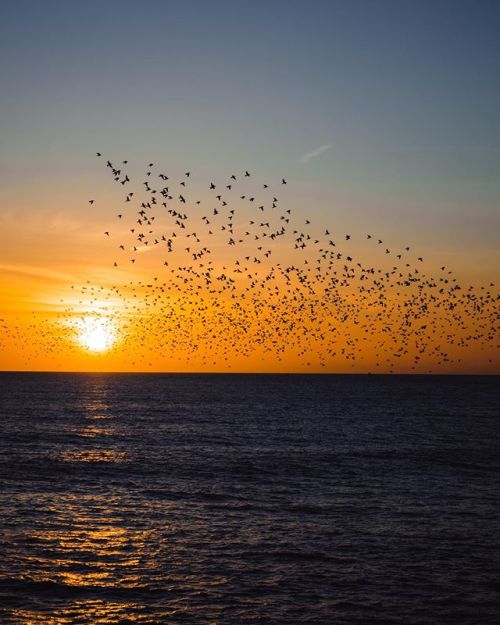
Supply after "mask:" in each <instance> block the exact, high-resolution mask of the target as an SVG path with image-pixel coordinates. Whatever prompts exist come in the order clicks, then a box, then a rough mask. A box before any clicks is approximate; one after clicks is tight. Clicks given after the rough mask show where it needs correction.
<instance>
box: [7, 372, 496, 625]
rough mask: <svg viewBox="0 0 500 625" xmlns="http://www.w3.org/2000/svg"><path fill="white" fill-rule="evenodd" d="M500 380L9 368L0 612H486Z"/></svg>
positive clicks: (491, 602)
mask: <svg viewBox="0 0 500 625" xmlns="http://www.w3.org/2000/svg"><path fill="white" fill-rule="evenodd" d="M499 387H500V385H499V380H498V378H494V377H489V378H488V377H403V376H393V377H378V376H271V375H269V376H243V375H242V376H236V375H231V376H222V375H221V376H217V375H185V376H180V375H98V374H96V375H94V374H84V375H75V374H1V375H0V417H1V419H0V435H1V442H0V480H1V484H2V488H1V500H0V531H1V539H0V540H1V542H0V623H2V625H4V624H5V625H7V624H16V625H17V624H23V625H25V624H32V625H33V624H37V625H38V624H41V623H43V624H44V625H46V624H49V625H61V624H63V623H64V624H66V623H85V624H86V623H88V624H104V623H106V624H111V623H140V624H145V623H148V624H150V623H151V624H153V623H155V624H156V623H158V624H160V623H197V624H198V623H199V624H216V623H220V624H229V623H231V624H232V623H234V624H242V625H245V624H249V623H262V624H269V625H275V624H276V625H293V624H301V623H304V624H306V623H318V624H320V623H321V624H325V625H327V624H328V625H329V624H334V623H340V624H342V623H347V624H354V623H356V624H358V623H359V624H360V625H361V624H362V625H365V624H372V623H380V624H384V625H387V624H391V623H401V624H403V623H404V624H405V625H411V624H417V623H418V624H420V623H422V624H424V623H425V624H428V623H436V624H439V623H450V624H453V625H457V624H461V623H464V624H467V625H470V624H473V623H477V624H478V625H479V624H480V625H483V624H486V623H498V622H500V613H499V606H500V597H499V592H498V582H499V574H500V570H499V557H500V554H499V542H500V541H499V531H500V522H499V505H498V504H499V493H500V423H499V406H500V392H499Z"/></svg>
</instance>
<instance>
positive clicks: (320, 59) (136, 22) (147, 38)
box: [0, 0, 500, 371]
mask: <svg viewBox="0 0 500 625" xmlns="http://www.w3.org/2000/svg"><path fill="white" fill-rule="evenodd" d="M498 32H500V5H499V4H498V2H494V1H492V2H489V1H486V0H481V1H475V2H473V1H465V0H453V1H440V0H435V1H434V0H433V1H432V2H431V1H424V2H409V1H405V0H400V1H386V0H380V1H378V2H372V1H368V0H364V1H362V0H358V1H354V2H347V1H343V2H340V1H334V0H331V1H314V0H313V1H308V2H305V1H302V2H299V1H293V0H292V1H290V0H289V1H286V2H285V1H284V0H275V1H272V2H269V1H266V2H263V1H258V0H257V1H253V2H242V1H239V0H233V1H232V2H228V1H227V2H226V1H218V0H214V1H212V2H205V1H204V2H201V1H199V2H195V1H190V0H185V1H183V2H171V1H168V0H164V1H159V0H155V1H151V0H145V1H141V2H137V1H136V2H132V1H126V0H121V1H120V2H117V1H113V0H110V1H108V2H97V1H93V0H87V1H85V2H81V1H66V2H63V1H54V0H46V1H44V2H35V1H32V2H26V1H23V0H20V1H19V2H16V3H10V2H4V3H2V20H1V23H0V59H1V61H0V84H1V85H2V89H1V94H2V95H1V96H0V126H1V136H2V141H1V143H0V250H1V251H0V280H1V282H2V284H3V285H4V287H3V289H2V294H1V295H0V315H1V316H2V318H3V319H4V323H5V324H6V326H9V327H11V326H12V324H14V325H15V324H18V323H20V324H21V326H22V324H23V323H25V321H23V319H25V318H26V317H27V316H29V315H33V313H39V312H49V313H51V314H52V313H54V314H55V312H56V310H57V306H56V302H57V301H59V300H60V299H64V298H65V297H66V296H67V294H68V293H69V292H70V291H69V289H70V286H71V285H72V284H75V282H76V283H79V282H85V281H86V280H90V281H94V282H96V283H99V284H109V283H110V281H112V280H113V277H112V275H110V262H109V261H110V258H109V250H108V247H107V244H106V241H104V240H103V238H102V231H103V229H104V228H105V227H106V223H107V219H108V215H107V213H106V212H105V211H104V210H103V209H102V208H100V207H98V206H92V207H89V205H88V203H87V200H88V198H89V197H94V196H98V197H103V198H107V199H108V200H109V202H110V203H112V201H113V200H112V195H111V194H112V191H111V190H110V188H109V184H108V181H107V180H106V179H105V178H104V177H103V176H102V167H101V166H100V164H99V163H97V162H96V159H95V152H96V151H100V152H102V153H103V155H105V156H106V158H111V159H112V160H114V159H116V160H121V159H129V160H130V161H131V162H133V163H135V164H139V163H141V164H142V163H144V164H146V163H149V162H150V161H152V162H155V163H161V164H162V166H164V167H166V168H167V169H169V168H170V169H173V170H176V171H179V172H182V171H185V170H187V169H189V170H192V171H193V172H197V175H199V176H200V177H203V178H204V179H205V178H206V179H207V180H208V179H211V178H212V177H216V176H219V177H220V176H224V175H226V174H227V172H231V171H232V170H233V168H237V169H238V170H240V171H243V170H245V169H250V170H251V171H252V174H255V176H258V177H259V178H266V179H267V178H269V179H277V180H280V179H281V177H282V176H286V177H287V179H288V180H289V181H290V183H291V187H292V189H291V190H290V188H288V187H287V192H288V194H289V195H288V196H287V201H289V202H291V203H293V205H294V209H296V210H297V211H299V212H301V211H302V213H303V214H307V215H311V216H312V217H313V218H314V219H315V220H316V221H317V222H318V223H320V224H322V225H332V226H333V227H337V226H338V227H339V228H340V227H341V228H342V229H344V230H345V231H346V232H348V231H353V232H354V233H357V232H361V233H364V232H365V231H371V230H374V231H376V232H377V233H382V234H383V236H384V238H386V239H387V240H388V241H397V242H401V243H403V242H405V243H406V242H408V243H411V245H412V246H415V247H418V249H419V250H421V253H422V254H423V255H425V256H426V258H429V259H430V262H432V263H433V262H435V263H443V264H445V265H447V266H452V267H453V268H454V270H456V272H457V274H458V275H460V276H461V277H462V278H463V279H465V280H468V281H471V282H474V283H478V284H479V283H490V282H491V281H495V280H497V279H498V273H499V272H498V267H500V262H499V260H500V258H499V253H498V233H499V231H500V210H499V207H500V175H499V173H500V172H499V169H500V116H499V115H498V111H499V110H500V72H498V61H499V59H500V38H499V37H498ZM100 206H102V204H101V205H100ZM25 331H26V330H25V329H24V330H23V329H19V330H16V332H20V333H21V334H23V332H25ZM11 335H12V332H11ZM16 336H18V335H16ZM26 336H27V335H26V334H25V339H26ZM6 341H7V343H6V344H5V345H4V348H3V350H1V351H0V367H1V368H3V369H14V368H15V369H17V368H38V369H46V368H62V369H67V368H71V369H95V368H98V369H99V368H103V369H123V368H125V369H127V368H129V367H130V364H123V363H122V362H121V361H120V355H119V353H115V354H113V355H109V358H108V360H106V358H105V357H104V356H103V355H101V356H99V360H96V357H95V355H92V354H90V355H89V354H85V353H83V350H80V351H81V352H82V353H76V355H75V354H74V355H71V356H70V355H68V354H67V355H63V356H62V357H61V358H59V359H58V360H57V361H54V359H52V360H47V359H45V357H44V355H43V354H41V355H40V356H37V357H36V358H31V359H28V360H26V357H25V355H21V351H23V350H24V351H25V348H23V350H21V349H20V343H21V341H20V339H19V336H18V338H16V339H12V338H11V339H9V340H7V339H6ZM25 342H26V341H24V343H25ZM471 358H472V360H471V362H470V363H469V364H470V367H469V368H470V370H471V371H472V370H474V371H476V370H483V369H482V368H483V363H482V361H481V358H480V356H479V355H474V356H473V357H471ZM294 362H295V361H294ZM152 366H153V368H156V369H161V368H162V367H163V366H164V364H161V363H160V362H158V363H156V364H155V363H153V365H152ZM169 366H170V367H172V368H176V366H175V363H174V364H172V363H170V365H169ZM182 366H184V365H182ZM182 366H181V365H178V368H179V367H180V368H181V369H182ZM214 366H215V365H214ZM217 366H219V365H217ZM248 366H249V367H250V368H252V367H253V368H255V367H257V365H256V364H255V363H253V364H251V365H248ZM295 366H296V365H295V364H291V365H290V368H292V369H293V368H294V367H295ZM297 366H298V365H297ZM246 367H247V365H243V364H240V368H246ZM259 367H264V369H266V370H274V368H275V363H274V364H273V363H272V362H270V361H266V362H265V363H264V364H263V365H259ZM328 369H329V370H332V371H336V370H342V366H341V364H340V363H338V362H332V363H330V365H329V366H328ZM488 371H489V369H488Z"/></svg>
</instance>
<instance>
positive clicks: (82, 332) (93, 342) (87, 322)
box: [77, 317, 116, 352]
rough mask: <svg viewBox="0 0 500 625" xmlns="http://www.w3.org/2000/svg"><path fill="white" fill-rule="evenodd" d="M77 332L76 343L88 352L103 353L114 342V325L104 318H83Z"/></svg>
mask: <svg viewBox="0 0 500 625" xmlns="http://www.w3.org/2000/svg"><path fill="white" fill-rule="evenodd" d="M78 330H79V334H78V336H77V341H78V343H79V344H80V345H81V347H83V348H84V349H86V350H88V351H90V352H105V351H107V350H108V349H110V348H111V347H112V346H113V345H114V343H115V342H116V328H115V325H114V323H113V322H112V321H111V320H110V319H108V318H106V317H84V318H83V319H82V320H81V322H80V323H79V324H78Z"/></svg>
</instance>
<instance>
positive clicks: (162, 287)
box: [51, 153, 498, 371]
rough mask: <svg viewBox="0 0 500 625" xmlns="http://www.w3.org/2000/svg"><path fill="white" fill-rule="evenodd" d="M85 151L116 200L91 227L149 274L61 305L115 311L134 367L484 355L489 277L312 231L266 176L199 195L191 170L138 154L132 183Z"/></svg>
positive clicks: (119, 260) (431, 361) (423, 360)
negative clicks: (112, 211) (99, 224)
mask: <svg viewBox="0 0 500 625" xmlns="http://www.w3.org/2000/svg"><path fill="white" fill-rule="evenodd" d="M97 157H98V158H99V159H101V160H102V161H103V164H104V166H105V168H106V171H107V172H108V173H109V176H110V178H111V180H112V181H114V183H116V185H117V187H118V188H119V189H120V195H121V200H122V203H120V205H121V206H122V208H120V209H119V210H118V212H117V213H116V216H115V220H116V221H115V223H116V227H115V228H111V227H110V228H109V229H107V230H105V231H104V232H103V234H102V236H103V237H104V238H105V239H106V240H108V239H109V242H110V245H111V249H112V250H114V251H115V258H114V259H113V260H112V261H111V264H112V267H113V268H116V270H117V272H118V273H119V274H120V275H123V273H122V271H123V270H124V269H125V270H126V272H125V273H126V274H128V273H130V271H132V268H136V267H137V268H138V267H139V266H141V265H142V272H143V273H144V270H145V267H147V268H148V271H150V270H149V267H150V266H151V261H152V260H153V259H154V262H155V263H157V270H155V271H154V273H155V274H156V275H151V276H150V277H149V278H148V279H146V280H145V279H141V280H136V281H133V280H129V281H126V282H125V283H124V282H123V281H121V282H120V281H119V280H117V283H116V284H115V285H111V286H95V285H92V284H90V283H87V284H85V285H81V286H76V285H75V286H73V287H72V288H73V289H74V290H75V291H76V294H75V296H76V297H77V300H78V301H74V299H73V301H72V303H71V304H70V305H68V306H67V308H66V310H65V314H66V315H68V316H70V317H71V316H74V315H75V314H77V313H78V311H81V310H82V307H85V309H86V310H93V311H94V312H95V313H96V314H99V315H104V316H106V317H107V318H110V319H113V318H114V317H117V318H118V317H119V323H117V326H118V327H119V328H120V334H121V339H120V341H119V343H118V344H117V349H124V350H125V351H127V350H130V351H129V353H133V354H134V357H133V358H134V360H133V363H134V365H136V366H137V365H139V364H147V363H148V362H149V361H150V360H151V359H152V358H156V359H157V358H158V355H161V354H163V353H164V354H184V355H185V358H186V360H188V361H189V360H190V359H191V360H192V361H196V362H197V363H198V364H200V365H201V366H210V367H213V366H218V365H221V364H222V365H224V366H225V367H226V368H229V366H230V365H231V364H233V363H234V362H235V361H238V362H241V361H242V360H244V359H246V358H248V357H252V356H255V354H256V353H258V354H259V356H260V357H261V358H263V359H265V360H266V361H268V362H269V360H270V359H271V361H272V362H275V363H278V362H282V363H285V364H286V363H287V362H293V363H295V365H294V366H299V367H305V368H307V367H314V368H317V367H328V369H329V370H330V369H334V368H335V363H338V362H339V361H340V360H343V361H346V362H347V364H348V365H349V366H350V367H359V366H360V365H361V367H362V366H363V363H367V366H368V368H371V367H372V365H373V367H378V369H375V370H378V371H386V370H387V371H393V370H395V369H396V370H401V368H403V369H404V368H405V367H406V368H407V369H410V370H416V371H427V370H431V369H434V368H435V367H439V366H443V365H444V366H446V365H448V364H450V363H457V362H459V361H460V360H461V359H462V358H463V357H464V356H463V355H464V353H466V350H467V349H468V348H474V349H476V350H477V349H479V350H484V351H485V352H488V354H487V356H486V357H487V358H488V359H490V360H491V354H492V350H493V349H494V347H496V346H495V341H496V340H497V333H496V324H497V321H498V309H497V304H498V295H496V294H495V293H494V292H493V288H494V285H493V284H490V285H489V287H474V286H465V285H463V284H461V283H460V282H459V281H458V279H457V277H455V275H454V273H453V272H452V271H451V270H449V269H448V268H447V267H445V266H441V267H440V269H439V270H438V271H436V272H434V273H432V272H430V271H429V270H428V269H427V268H426V263H425V262H424V258H423V257H422V256H421V255H419V254H414V252H413V250H412V249H411V248H410V247H409V246H403V247H402V248H401V249H397V250H395V249H393V247H392V246H389V245H387V244H386V243H385V242H384V240H383V239H382V238H379V237H378V236H376V235H374V234H371V233H365V234H364V235H363V236H362V237H354V236H351V234H349V233H345V232H339V230H338V228H336V229H335V230H333V229H331V228H322V229H321V230H319V229H318V228H316V227H315V226H314V224H313V223H311V220H310V218H309V219H308V218H305V217H304V216H303V215H301V214H300V213H299V211H297V214H295V211H294V210H292V208H290V206H289V205H287V204H285V203H284V202H283V201H282V200H281V199H280V191H281V189H283V188H284V186H285V185H287V184H288V183H287V180H286V179H285V178H282V179H281V180H279V181H278V184H277V185H272V184H270V183H267V182H260V183H259V182H257V183H256V182H255V181H254V177H253V176H252V174H251V173H250V172H249V171H243V172H241V173H230V174H228V175H227V176H226V177H225V178H224V180H222V181H207V182H206V184H203V185H202V190H201V192H200V191H198V190H197V185H196V184H194V183H193V180H194V179H195V178H196V177H195V176H194V175H193V174H192V173H191V172H189V171H186V172H184V173H183V175H181V176H175V177H173V176H171V174H169V172H164V171H162V170H159V169H158V168H157V167H155V165H154V164H153V163H149V165H148V167H147V169H146V171H145V173H144V176H143V180H140V183H139V184H138V185H137V186H134V182H133V179H132V174H129V173H127V164H128V162H127V161H120V164H116V163H113V162H111V161H110V160H106V159H105V157H103V156H102V155H101V154H100V153H97ZM197 184H199V181H197ZM94 203H96V206H98V203H97V200H94V199H90V200H89V204H90V205H92V204H94ZM354 243H356V245H354ZM361 244H363V245H364V246H368V245H369V246H372V248H375V249H370V250H369V257H370V258H373V257H376V256H377V253H378V255H379V257H380V263H379V266H378V267H375V266H373V264H372V262H365V261H363V262H362V261H361V260H360V259H359V258H357V257H356V255H355V253H354V250H355V249H357V248H359V246H360V245H361ZM147 252H153V254H149V253H148V254H147V263H146V255H145V253H147ZM51 349H55V347H54V346H52V347H51ZM403 363H405V364H404V366H403ZM344 364H345V363H344Z"/></svg>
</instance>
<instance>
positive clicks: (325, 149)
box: [299, 143, 333, 163]
mask: <svg viewBox="0 0 500 625" xmlns="http://www.w3.org/2000/svg"><path fill="white" fill-rule="evenodd" d="M332 147H333V146H332V144H331V143H326V144H325V145H320V146H319V147H318V148H316V149H315V150H312V151H311V152H307V153H306V154H302V156H301V157H300V158H299V162H300V163H307V162H309V161H310V160H311V159H313V158H316V157H317V156H320V155H321V154H323V153H324V152H328V150H330V149H331V148H332Z"/></svg>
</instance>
